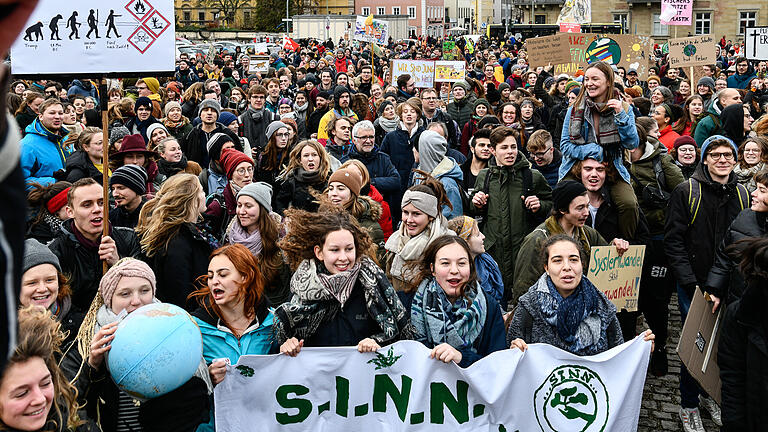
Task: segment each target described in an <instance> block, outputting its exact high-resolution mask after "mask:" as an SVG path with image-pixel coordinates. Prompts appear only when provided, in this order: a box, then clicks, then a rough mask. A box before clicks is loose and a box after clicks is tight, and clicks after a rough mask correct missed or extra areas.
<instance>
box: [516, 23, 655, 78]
mask: <svg viewBox="0 0 768 432" xmlns="http://www.w3.org/2000/svg"><path fill="white" fill-rule="evenodd" d="M563 35H564V37H565V38H566V39H565V42H564V43H567V46H568V49H569V51H570V55H571V58H570V60H569V61H568V62H566V63H560V64H557V65H555V69H554V75H559V74H561V73H566V74H569V75H573V74H574V73H576V71H577V70H578V69H579V68H580V67H581V68H584V67H586V66H587V65H588V64H590V63H593V62H596V61H604V62H606V63H608V64H611V65H616V66H621V67H623V68H624V69H626V70H629V69H635V70H637V75H638V76H639V77H640V78H641V79H642V78H645V77H646V76H647V75H648V67H649V62H650V55H651V53H652V52H653V51H652V46H653V43H652V40H651V38H650V37H649V36H637V35H628V34H605V35H600V34H595V33H563ZM529 53H530V51H529ZM553 64H554V63H553Z"/></svg>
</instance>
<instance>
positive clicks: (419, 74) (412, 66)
mask: <svg viewBox="0 0 768 432" xmlns="http://www.w3.org/2000/svg"><path fill="white" fill-rule="evenodd" d="M405 74H408V75H410V76H411V77H412V78H413V80H414V85H415V86H416V87H421V88H424V87H432V86H433V85H435V62H434V61H432V60H392V82H395V81H397V77H399V76H400V75H405Z"/></svg>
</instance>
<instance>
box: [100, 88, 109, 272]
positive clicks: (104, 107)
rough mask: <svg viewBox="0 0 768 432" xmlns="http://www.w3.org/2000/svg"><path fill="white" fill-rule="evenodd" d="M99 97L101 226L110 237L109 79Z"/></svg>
mask: <svg viewBox="0 0 768 432" xmlns="http://www.w3.org/2000/svg"><path fill="white" fill-rule="evenodd" d="M99 96H100V99H101V132H102V137H103V138H102V139H103V141H102V145H101V148H102V149H103V150H102V151H103V154H102V156H101V166H102V187H103V188H104V204H103V213H104V219H103V221H102V226H101V230H102V231H101V236H102V237H104V236H108V235H109V110H108V108H109V107H108V104H109V96H108V95H107V79H106V78H104V77H102V78H101V84H100V85H99ZM101 264H102V265H101V271H102V274H104V273H106V272H107V270H108V269H109V265H108V264H107V262H106V261H102V262H101Z"/></svg>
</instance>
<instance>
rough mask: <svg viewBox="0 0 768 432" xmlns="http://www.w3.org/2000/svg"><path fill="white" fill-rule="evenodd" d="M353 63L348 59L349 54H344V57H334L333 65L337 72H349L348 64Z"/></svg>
mask: <svg viewBox="0 0 768 432" xmlns="http://www.w3.org/2000/svg"><path fill="white" fill-rule="evenodd" d="M349 63H351V62H350V61H349V60H347V56H344V57H342V58H338V57H334V62H333V66H334V68H335V69H336V73H339V72H344V73H346V72H347V65H348V64H349Z"/></svg>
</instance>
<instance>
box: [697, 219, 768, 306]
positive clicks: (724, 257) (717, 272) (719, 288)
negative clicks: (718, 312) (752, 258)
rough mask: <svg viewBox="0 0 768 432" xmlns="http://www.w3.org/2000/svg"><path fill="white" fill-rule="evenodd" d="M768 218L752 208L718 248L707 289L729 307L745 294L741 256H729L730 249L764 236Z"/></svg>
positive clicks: (732, 225)
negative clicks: (740, 241)
mask: <svg viewBox="0 0 768 432" xmlns="http://www.w3.org/2000/svg"><path fill="white" fill-rule="evenodd" d="M767 217H768V213H762V212H761V213H758V212H755V211H754V210H752V209H745V210H743V211H742V212H741V213H739V215H738V216H736V219H734V221H733V223H731V226H730V227H728V231H727V232H726V233H725V236H723V241H721V242H720V245H718V247H717V252H716V253H715V262H714V264H713V265H712V269H710V270H709V276H707V284H706V287H707V291H708V292H709V293H711V294H713V295H715V296H717V297H719V298H720V299H721V300H723V301H726V302H727V303H728V304H731V303H733V302H734V301H736V300H737V299H739V298H740V297H741V294H742V292H743V291H744V278H743V277H742V275H741V272H740V271H739V268H738V266H739V260H740V259H741V254H740V253H738V254H736V255H729V254H728V253H727V250H728V247H729V246H731V245H735V244H737V242H738V241H739V240H744V239H746V238H750V237H760V236H763V235H765V232H766V218H767Z"/></svg>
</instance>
